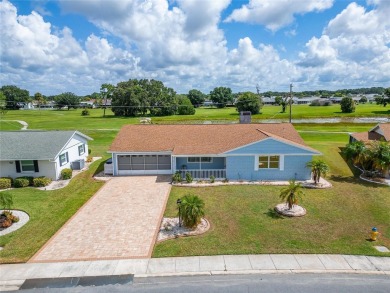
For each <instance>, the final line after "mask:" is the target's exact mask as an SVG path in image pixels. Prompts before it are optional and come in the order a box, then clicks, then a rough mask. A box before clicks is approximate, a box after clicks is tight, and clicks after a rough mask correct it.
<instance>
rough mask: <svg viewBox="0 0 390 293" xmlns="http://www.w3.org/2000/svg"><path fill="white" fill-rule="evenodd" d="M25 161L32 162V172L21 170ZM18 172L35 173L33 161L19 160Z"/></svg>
mask: <svg viewBox="0 0 390 293" xmlns="http://www.w3.org/2000/svg"><path fill="white" fill-rule="evenodd" d="M26 161H31V162H32V166H33V170H23V162H26ZM27 166H31V165H27ZM20 172H21V173H35V165H34V160H21V161H20Z"/></svg>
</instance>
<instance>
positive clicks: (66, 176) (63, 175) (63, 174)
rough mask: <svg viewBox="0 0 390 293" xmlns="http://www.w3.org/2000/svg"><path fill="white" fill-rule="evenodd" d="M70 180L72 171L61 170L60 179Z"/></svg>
mask: <svg viewBox="0 0 390 293" xmlns="http://www.w3.org/2000/svg"><path fill="white" fill-rule="evenodd" d="M70 178H72V170H71V169H69V168H65V169H62V171H61V179H63V180H67V179H70Z"/></svg>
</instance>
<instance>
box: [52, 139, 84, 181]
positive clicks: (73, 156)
mask: <svg viewBox="0 0 390 293" xmlns="http://www.w3.org/2000/svg"><path fill="white" fill-rule="evenodd" d="M82 144H84V145H85V150H84V154H82V155H79V149H78V147H79V146H80V145H82ZM66 152H67V153H68V162H67V163H66V164H64V165H62V166H61V164H60V155H62V154H65V153H66ZM87 157H88V140H86V139H85V138H83V137H82V136H79V135H77V134H76V135H74V136H73V138H72V139H71V140H70V141H69V142H68V143H67V144H66V145H65V146H64V148H63V149H62V150H61V152H60V153H59V155H58V156H57V157H56V159H55V174H56V176H55V178H56V179H59V178H60V176H61V171H62V170H63V169H65V168H71V163H72V162H73V161H76V160H80V159H84V160H86V159H87Z"/></svg>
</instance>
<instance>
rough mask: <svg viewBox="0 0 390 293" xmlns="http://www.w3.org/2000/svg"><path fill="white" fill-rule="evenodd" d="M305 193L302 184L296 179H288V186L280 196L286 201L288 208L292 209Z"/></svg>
mask: <svg viewBox="0 0 390 293" xmlns="http://www.w3.org/2000/svg"><path fill="white" fill-rule="evenodd" d="M302 195H303V191H302V185H301V184H300V183H297V182H296V181H295V180H290V181H288V186H287V187H286V188H284V189H282V191H281V192H280V195H279V197H280V198H281V199H282V200H285V201H286V204H287V205H288V209H289V210H291V209H292V208H293V205H294V204H297V202H298V198H299V197H301V196H302Z"/></svg>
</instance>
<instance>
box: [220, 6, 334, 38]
mask: <svg viewBox="0 0 390 293" xmlns="http://www.w3.org/2000/svg"><path fill="white" fill-rule="evenodd" d="M333 1H334V0H305V1H303V0H299V1H294V0H250V1H249V3H248V4H245V5H242V7H241V8H239V9H235V10H234V11H233V12H232V14H231V15H230V16H228V17H227V19H226V21H227V22H231V21H236V22H247V23H253V24H261V25H264V26H266V27H267V28H268V29H270V30H272V31H276V30H278V29H280V28H281V27H284V26H286V25H289V24H290V23H292V22H293V21H294V15H296V14H305V13H308V12H313V11H314V12H318V11H322V10H325V9H328V8H330V7H332V6H333Z"/></svg>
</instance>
